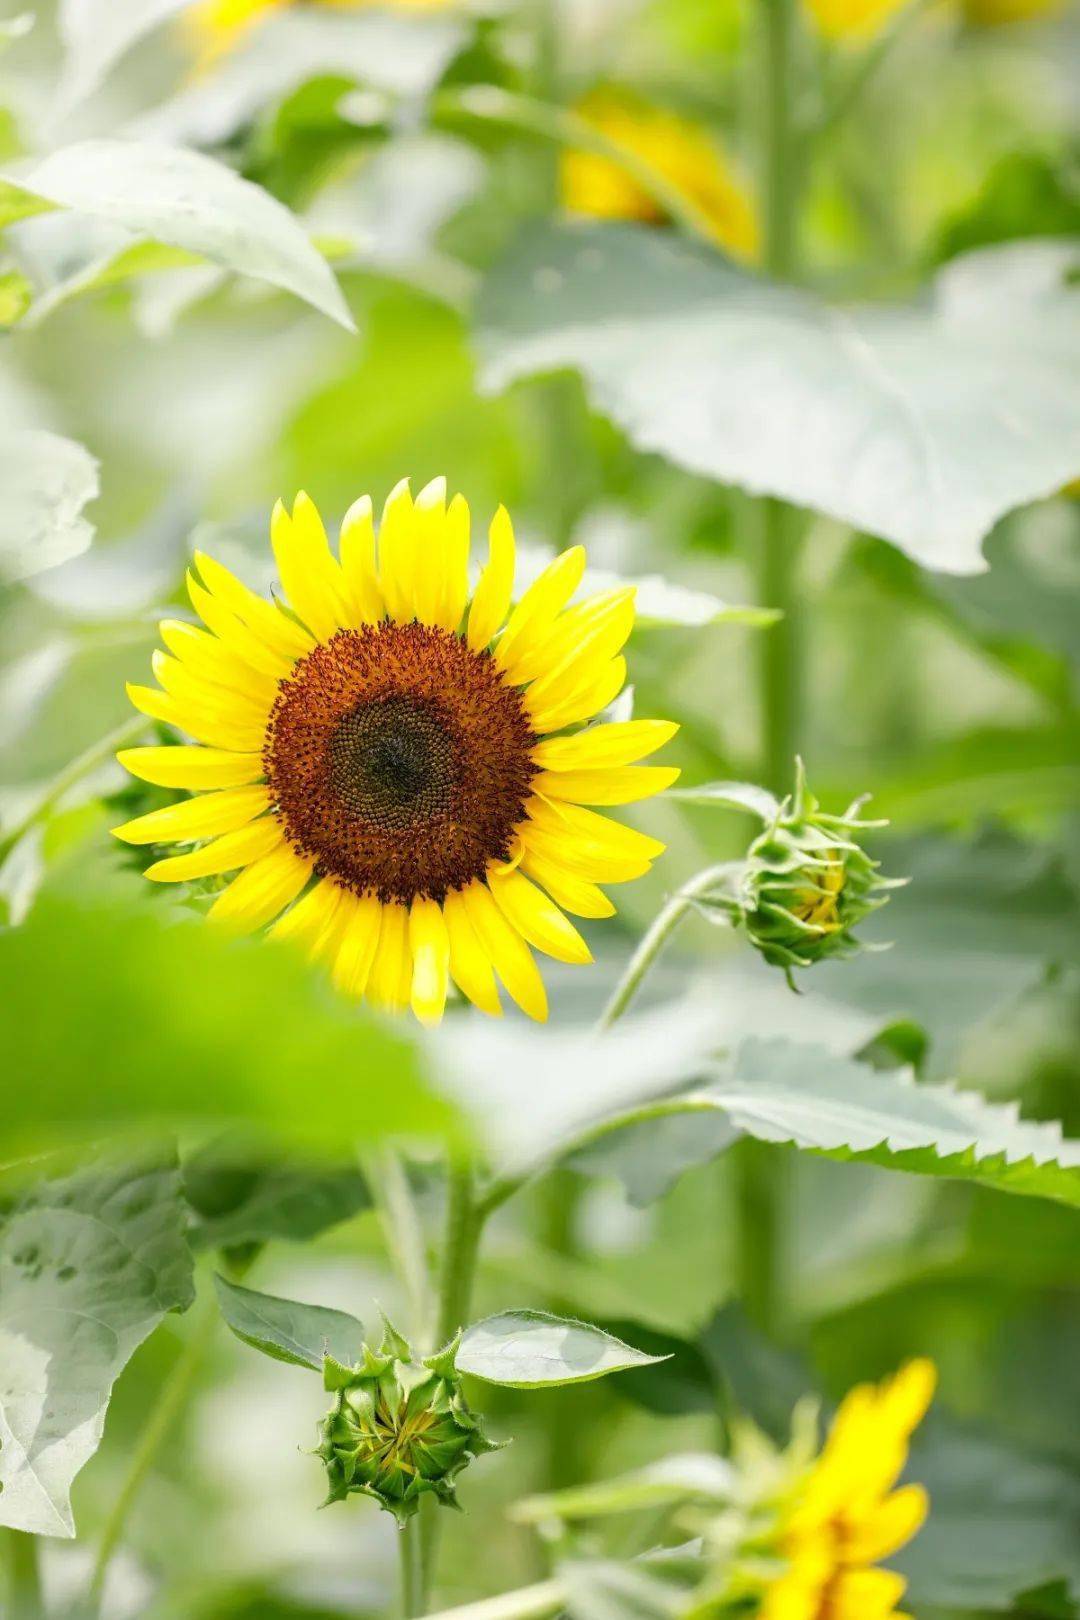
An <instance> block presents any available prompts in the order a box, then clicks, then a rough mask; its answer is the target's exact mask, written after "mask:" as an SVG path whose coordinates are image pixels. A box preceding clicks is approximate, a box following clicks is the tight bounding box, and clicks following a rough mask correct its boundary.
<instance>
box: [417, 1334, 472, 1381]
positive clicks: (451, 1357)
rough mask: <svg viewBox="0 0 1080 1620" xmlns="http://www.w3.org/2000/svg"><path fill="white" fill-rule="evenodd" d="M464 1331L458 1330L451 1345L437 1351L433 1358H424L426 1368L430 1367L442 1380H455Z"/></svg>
mask: <svg viewBox="0 0 1080 1620" xmlns="http://www.w3.org/2000/svg"><path fill="white" fill-rule="evenodd" d="M462 1337H463V1330H462V1329H461V1328H458V1330H457V1332H456V1333H455V1334H454V1337H453V1338H452V1339H451V1340H450V1343H449V1344H447V1345H444V1346H443V1348H442V1349H441V1350H436V1352H435V1354H434V1355H433V1356H425V1357H424V1366H425V1367H430V1368H431V1370H432V1372H433V1373H438V1375H439V1377H440V1378H453V1377H455V1376H456V1373H457V1353H458V1351H459V1350H460V1348H461V1340H462Z"/></svg>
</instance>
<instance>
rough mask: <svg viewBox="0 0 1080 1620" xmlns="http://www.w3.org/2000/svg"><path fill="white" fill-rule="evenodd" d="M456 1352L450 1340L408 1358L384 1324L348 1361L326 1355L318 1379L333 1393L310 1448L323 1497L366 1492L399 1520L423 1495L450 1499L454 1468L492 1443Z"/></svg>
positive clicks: (401, 1341)
mask: <svg viewBox="0 0 1080 1620" xmlns="http://www.w3.org/2000/svg"><path fill="white" fill-rule="evenodd" d="M456 1351H457V1341H455V1342H454V1343H452V1344H450V1345H448V1346H447V1348H446V1349H445V1350H443V1351H441V1352H440V1353H439V1354H438V1355H436V1356H428V1357H426V1358H424V1359H420V1360H414V1358H413V1353H412V1350H411V1348H410V1346H409V1344H408V1342H407V1341H406V1340H405V1339H403V1338H402V1337H401V1335H400V1334H398V1333H396V1332H395V1331H394V1329H393V1328H392V1327H391V1326H390V1325H389V1323H387V1327H386V1334H385V1336H384V1338H383V1341H382V1343H381V1345H380V1346H379V1347H378V1349H372V1348H371V1347H370V1346H367V1345H365V1346H364V1349H363V1352H362V1355H361V1358H360V1360H359V1361H358V1362H357V1364H356V1365H355V1366H353V1367H346V1366H344V1365H342V1364H341V1363H340V1362H337V1361H335V1360H334V1359H333V1358H332V1357H327V1358H326V1361H325V1364H324V1381H325V1384H326V1387H327V1389H328V1390H332V1391H333V1392H334V1396H335V1400H334V1405H333V1406H332V1407H331V1409H330V1411H329V1412H328V1413H327V1415H326V1417H325V1418H324V1419H323V1421H322V1423H321V1424H320V1425H319V1438H320V1445H319V1447H318V1452H317V1454H318V1456H320V1457H321V1458H322V1459H323V1462H324V1463H325V1465H326V1472H327V1475H328V1478H329V1487H330V1489H329V1495H328V1496H327V1501H328V1502H338V1501H340V1500H341V1499H342V1498H343V1497H345V1496H349V1495H351V1494H353V1493H354V1492H356V1493H359V1494H362V1495H364V1496H373V1497H374V1498H375V1500H376V1501H377V1502H378V1503H379V1505H380V1506H381V1507H383V1508H385V1509H386V1511H387V1512H388V1513H392V1514H393V1515H394V1517H395V1518H396V1519H397V1521H398V1523H399V1524H404V1523H405V1522H406V1520H408V1519H409V1518H411V1517H412V1515H413V1514H414V1513H415V1512H416V1510H417V1508H418V1506H419V1503H420V1498H421V1497H422V1496H425V1495H428V1494H432V1495H434V1496H436V1497H437V1498H438V1500H439V1501H440V1502H443V1503H444V1504H445V1505H446V1506H448V1507H456V1506H457V1502H456V1500H455V1497H454V1481H455V1479H456V1478H457V1476H458V1474H459V1473H460V1472H461V1470H462V1469H463V1468H465V1467H466V1466H467V1465H468V1464H469V1462H471V1461H472V1459H473V1458H474V1457H477V1456H479V1455H480V1454H481V1453H482V1452H485V1451H494V1450H497V1449H498V1447H497V1445H496V1444H495V1443H494V1442H492V1441H490V1440H488V1439H487V1438H486V1437H485V1435H484V1433H483V1430H482V1428H481V1423H480V1419H479V1418H478V1417H477V1416H475V1414H474V1413H472V1412H470V1411H469V1408H468V1406H467V1404H466V1402H465V1397H464V1395H463V1394H462V1391H461V1382H460V1379H459V1377H458V1374H457V1371H456V1368H455V1365H454V1356H455V1353H456Z"/></svg>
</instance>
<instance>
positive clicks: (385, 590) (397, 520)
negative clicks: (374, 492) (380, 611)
mask: <svg viewBox="0 0 1080 1620" xmlns="http://www.w3.org/2000/svg"><path fill="white" fill-rule="evenodd" d="M415 527H416V525H415V520H414V517H413V502H412V496H411V494H410V493H409V480H408V479H407V478H403V479H402V480H401V482H400V483H398V484H395V485H394V487H393V489H392V490H391V491H390V493H389V495H388V496H387V497H386V504H385V505H384V507H383V511H382V521H381V523H380V524H379V590H380V592H381V594H382V599H383V601H384V602H385V603H386V611H387V612H388V613H389V615H390V617H391V618H392V619H396V620H397V621H398V622H399V623H402V624H406V623H408V621H409V620H410V619H411V618H412V617H413V615H414V613H415V611H416V609H415V606H414V598H413V573H414V569H413V558H414V554H415V547H414V545H413V538H414V533H415Z"/></svg>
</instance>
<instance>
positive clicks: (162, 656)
mask: <svg viewBox="0 0 1080 1620" xmlns="http://www.w3.org/2000/svg"><path fill="white" fill-rule="evenodd" d="M150 664H151V667H152V669H153V671H154V674H155V676H156V677H157V679H158V681H159V682H160V684H161V685H162V686H163V687H164V688H165V690H166V692H168V694H169V696H170V697H172V698H176V699H177V701H178V702H180V703H191V704H194V705H195V707H196V708H198V709H201V710H203V711H204V712H205V713H207V714H216V715H217V716H218V717H219V718H220V719H222V720H225V721H227V722H229V723H230V724H231V723H232V722H239V724H241V725H249V726H260V727H265V725H266V722H267V719H268V718H269V714H270V708H271V705H270V703H269V702H266V701H260V700H258V699H256V698H252V697H248V696H246V695H244V694H242V693H240V692H236V691H230V690H228V689H227V688H226V687H224V686H219V685H217V684H216V683H215V682H214V681H209V680H207V679H206V678H205V677H204V676H202V675H196V674H193V673H192V671H191V670H190V669H188V667H187V665H186V664H182V663H181V662H180V660H179V658H170V657H169V655H168V654H167V653H163V652H155V653H154V654H153V655H152V657H151V659H150Z"/></svg>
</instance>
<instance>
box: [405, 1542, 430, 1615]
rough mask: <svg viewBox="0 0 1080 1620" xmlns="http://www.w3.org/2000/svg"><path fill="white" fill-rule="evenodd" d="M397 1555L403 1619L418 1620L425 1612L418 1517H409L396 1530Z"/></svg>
mask: <svg viewBox="0 0 1080 1620" xmlns="http://www.w3.org/2000/svg"><path fill="white" fill-rule="evenodd" d="M398 1556H399V1558H400V1562H401V1613H402V1616H403V1620H418V1616H420V1615H422V1614H426V1612H427V1591H426V1582H425V1579H424V1552H423V1546H422V1542H421V1522H420V1519H419V1518H413V1519H410V1520H409V1522H408V1523H407V1524H404V1525H402V1527H401V1529H400V1531H399V1532H398Z"/></svg>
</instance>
